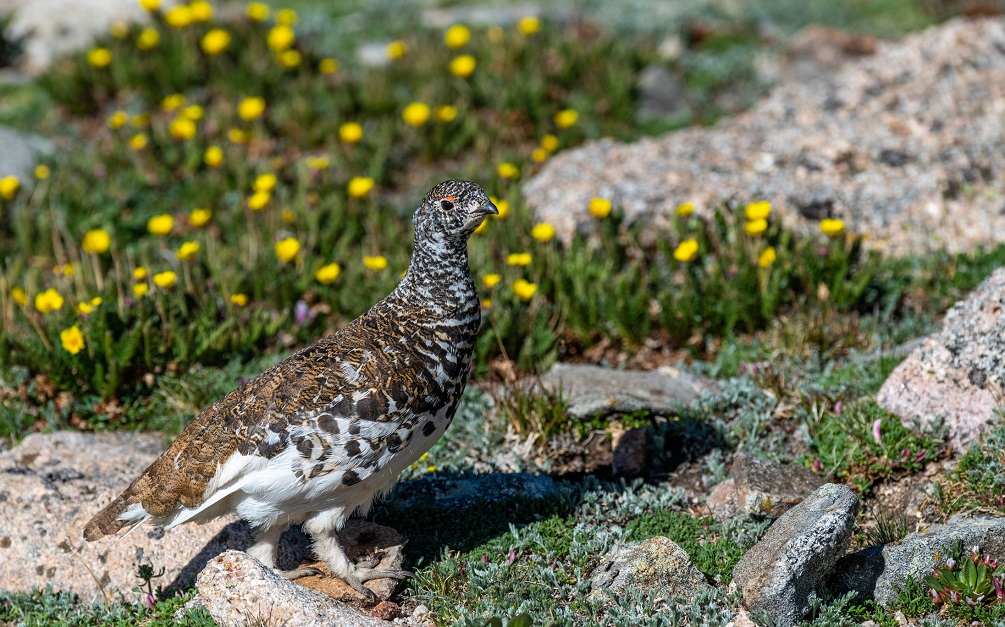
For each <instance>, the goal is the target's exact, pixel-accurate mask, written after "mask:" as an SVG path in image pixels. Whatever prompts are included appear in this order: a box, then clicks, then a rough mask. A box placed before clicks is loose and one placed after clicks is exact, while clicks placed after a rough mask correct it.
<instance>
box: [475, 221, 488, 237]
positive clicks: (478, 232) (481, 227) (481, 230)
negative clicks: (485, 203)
mask: <svg viewBox="0 0 1005 627" xmlns="http://www.w3.org/2000/svg"><path fill="white" fill-rule="evenodd" d="M487 230H489V221H488V220H482V223H481V224H479V225H478V226H477V227H475V235H485V231H487Z"/></svg>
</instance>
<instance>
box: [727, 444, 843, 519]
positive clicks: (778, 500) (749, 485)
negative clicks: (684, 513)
mask: <svg viewBox="0 0 1005 627" xmlns="http://www.w3.org/2000/svg"><path fill="white" fill-rule="evenodd" d="M732 472H733V476H732V477H731V478H729V479H726V480H725V481H723V482H722V483H720V484H719V485H717V486H716V487H715V489H713V490H712V494H710V495H709V497H708V507H709V509H711V510H712V514H714V515H715V517H716V518H733V517H735V516H763V517H765V518H778V517H779V516H781V515H782V514H784V513H785V512H787V511H789V510H790V509H791V508H792V507H793V506H795V505H798V504H799V503H801V502H802V501H803V499H804V498H806V497H807V496H809V495H810V493H812V492H813V491H814V490H816V489H817V488H819V487H820V486H821V485H822V484H823V483H824V481H823V480H822V479H821V478H820V477H818V476H817V475H815V474H814V473H813V472H812V471H810V470H809V469H807V468H803V467H802V466H793V465H787V464H778V463H775V462H768V461H762V460H759V459H757V458H755V457H752V456H750V455H747V454H745V453H741V454H739V455H737V457H736V459H735V460H734V461H733V467H732Z"/></svg>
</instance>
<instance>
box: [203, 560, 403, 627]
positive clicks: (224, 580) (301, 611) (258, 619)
mask: <svg viewBox="0 0 1005 627" xmlns="http://www.w3.org/2000/svg"><path fill="white" fill-rule="evenodd" d="M196 587H197V588H198V590H199V601H200V604H201V606H202V607H203V608H205V609H206V610H207V611H208V612H209V613H210V615H211V616H212V617H213V620H215V621H216V622H217V623H218V624H219V625H221V627H239V626H240V627H243V626H244V625H255V624H268V625H273V624H274V625H284V626H285V627H301V626H303V627H307V626H311V627H313V626H314V625H340V626H342V627H380V626H383V625H386V623H385V622H384V621H382V620H379V619H377V618H372V617H369V616H364V615H363V614H361V613H360V612H358V611H356V610H355V609H353V608H351V607H349V606H348V605H345V604H343V603H339V602H338V601H336V600H335V599H333V598H331V597H330V596H328V595H326V594H322V593H320V592H317V591H315V590H309V589H307V588H304V587H303V586H298V585H297V584H295V583H293V582H292V581H288V580H286V579H283V578H282V577H280V576H279V575H277V574H276V573H274V572H273V571H272V569H269V568H266V567H265V566H263V565H262V563H261V562H259V561H258V560H256V559H255V558H253V557H250V556H249V555H247V554H246V553H242V552H241V551H227V552H225V553H223V554H222V555H218V556H217V557H214V558H213V559H211V560H210V561H209V563H208V564H206V568H204V569H203V571H202V572H201V573H199V578H198V580H197V581H196Z"/></svg>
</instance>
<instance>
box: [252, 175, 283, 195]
mask: <svg viewBox="0 0 1005 627" xmlns="http://www.w3.org/2000/svg"><path fill="white" fill-rule="evenodd" d="M277 180H278V179H276V175H275V174H273V173H272V172H266V173H265V174H259V175H258V176H257V177H255V183H254V185H253V187H254V188H255V191H256V192H271V191H272V190H274V189H275V188H276V181H277Z"/></svg>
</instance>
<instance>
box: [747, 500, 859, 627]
mask: <svg viewBox="0 0 1005 627" xmlns="http://www.w3.org/2000/svg"><path fill="white" fill-rule="evenodd" d="M858 508H859V500H858V497H856V496H855V494H854V493H853V492H852V491H851V489H850V488H848V487H847V486H844V485H839V484H834V483H828V484H824V485H822V486H820V487H819V488H817V489H816V491H814V492H813V494H811V495H809V496H808V497H806V499H805V500H804V501H803V502H802V503H800V504H799V505H796V506H795V507H793V508H792V509H790V510H789V511H788V512H786V513H785V514H783V515H782V517H781V518H779V519H778V520H776V521H775V523H774V524H773V525H772V526H771V528H770V529H768V532H767V533H766V534H764V537H763V538H761V541H760V542H758V543H757V544H755V545H754V546H753V547H751V548H750V550H749V551H747V553H746V554H745V555H744V556H743V557H742V558H741V559H740V561H739V562H737V564H736V568H735V569H734V571H733V582H734V583H735V584H736V585H737V587H738V588H739V589H740V591H741V592H742V593H743V605H744V606H745V607H746V608H747V609H748V610H750V611H755V610H764V611H766V612H767V613H768V615H769V616H770V617H771V619H772V621H773V624H775V625H779V626H787V625H794V624H796V623H797V622H799V621H800V620H801V619H802V617H803V615H804V614H805V613H806V612H807V611H808V610H809V607H810V599H811V598H812V597H813V596H814V595H816V594H817V589H818V587H819V586H820V584H822V583H823V582H824V581H825V580H826V578H827V577H828V576H829V575H830V573H831V569H832V567H833V566H834V564H835V562H837V560H838V558H840V557H841V556H842V555H844V553H845V551H846V550H847V549H848V541H849V540H850V539H851V532H852V524H853V523H854V522H855V515H856V514H857V513H858Z"/></svg>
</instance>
